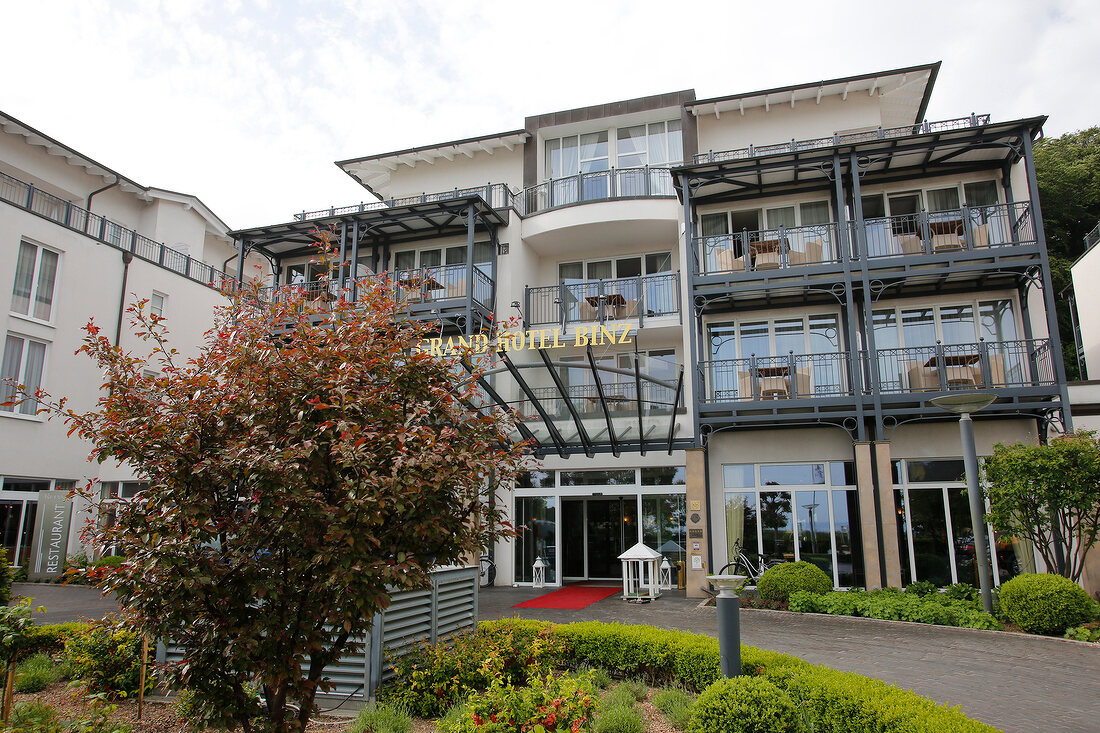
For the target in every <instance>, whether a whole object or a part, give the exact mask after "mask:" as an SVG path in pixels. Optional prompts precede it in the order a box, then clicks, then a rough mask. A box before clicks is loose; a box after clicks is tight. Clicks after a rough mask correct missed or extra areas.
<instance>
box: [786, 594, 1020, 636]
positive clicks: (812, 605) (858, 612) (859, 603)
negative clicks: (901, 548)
mask: <svg viewBox="0 0 1100 733" xmlns="http://www.w3.org/2000/svg"><path fill="white" fill-rule="evenodd" d="M790 610H792V611H798V612H801V613H828V614H833V615H838V616H862V617H864V618H877V619H885V620H893V621H913V622H916V623H924V624H939V625H941V626H962V627H967V628H973V629H1000V628H1002V627H1001V624H1000V623H999V622H998V621H997V619H996V618H994V617H993V616H990V615H989V614H987V613H983V612H982V611H981V609H980V607H979V605H978V603H977V601H975V600H956V599H955V598H952V597H948V596H947V594H944V593H929V594H927V595H919V594H917V593H915V592H914V593H911V592H908V591H906V592H904V593H899V592H897V591H896V590H890V589H883V590H875V591H868V592H864V591H856V592H853V591H832V592H829V593H824V594H818V593H809V592H807V591H797V592H795V593H792V594H791V598H790Z"/></svg>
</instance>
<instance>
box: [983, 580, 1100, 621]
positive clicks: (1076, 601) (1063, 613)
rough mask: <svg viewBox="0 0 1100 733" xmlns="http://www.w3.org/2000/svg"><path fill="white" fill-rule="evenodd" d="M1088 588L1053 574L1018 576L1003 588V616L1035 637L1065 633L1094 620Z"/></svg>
mask: <svg viewBox="0 0 1100 733" xmlns="http://www.w3.org/2000/svg"><path fill="white" fill-rule="evenodd" d="M1090 601H1091V599H1090V598H1089V594H1088V593H1086V592H1085V589H1084V588H1082V587H1081V586H1079V585H1077V584H1076V583H1074V582H1073V581H1072V580H1070V579H1069V578H1063V577H1062V576H1061V575H1052V574H1050V573H1028V574H1025V575H1017V576H1016V577H1015V578H1013V579H1012V580H1009V581H1008V582H1007V583H1005V584H1004V585H1002V586H1001V613H1002V614H1003V615H1004V617H1005V618H1006V619H1007V620H1008V621H1010V622H1012V623H1014V624H1016V625H1017V626H1019V627H1020V628H1021V629H1023V630H1024V631H1027V632H1029V633H1032V634H1062V633H1065V630H1066V629H1067V628H1069V627H1070V626H1078V625H1080V624H1083V623H1085V622H1086V621H1091V620H1092V613H1093V610H1092V603H1091V602H1090Z"/></svg>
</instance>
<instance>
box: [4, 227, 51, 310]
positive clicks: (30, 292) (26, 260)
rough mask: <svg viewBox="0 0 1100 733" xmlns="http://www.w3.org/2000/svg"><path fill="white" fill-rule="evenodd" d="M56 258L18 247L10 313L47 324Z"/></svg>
mask: <svg viewBox="0 0 1100 733" xmlns="http://www.w3.org/2000/svg"><path fill="white" fill-rule="evenodd" d="M57 260H58V254H57V252H54V251H53V250H49V249H46V248H45V247H39V246H37V245H34V244H31V243H30V242H20V243H19V257H18V259H17V260H16V263H15V286H14V287H13V288H12V293H11V310H12V313H18V314H20V315H24V316H30V317H32V318H36V319H38V320H40V321H48V320H50V316H51V314H52V313H53V291H54V285H55V282H56V280H57Z"/></svg>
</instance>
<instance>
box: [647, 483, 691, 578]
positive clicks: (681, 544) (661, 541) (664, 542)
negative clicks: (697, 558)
mask: <svg viewBox="0 0 1100 733" xmlns="http://www.w3.org/2000/svg"><path fill="white" fill-rule="evenodd" d="M686 514H687V505H686V503H685V499H684V495H683V494H658V495H652V496H643V497H642V542H644V543H645V544H646V546H647V547H651V548H653V549H654V550H656V551H657V552H659V553H661V554H662V555H664V556H665V557H666V558H668V561H669V562H670V563H673V564H675V563H676V562H682V561H684V560H685V559H686V555H687V536H686V525H687V520H686Z"/></svg>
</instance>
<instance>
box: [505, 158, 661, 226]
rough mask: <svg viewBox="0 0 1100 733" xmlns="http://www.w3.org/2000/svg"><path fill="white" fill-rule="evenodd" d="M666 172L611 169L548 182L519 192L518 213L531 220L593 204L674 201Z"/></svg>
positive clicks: (659, 170)
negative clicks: (539, 216) (535, 216)
mask: <svg viewBox="0 0 1100 733" xmlns="http://www.w3.org/2000/svg"><path fill="white" fill-rule="evenodd" d="M669 170H670V169H669V168H651V167H649V166H644V167H642V168H611V169H610V170H604V171H591V172H588V173H577V174H576V175H574V176H565V177H564V178H552V179H550V180H549V181H543V182H542V183H539V184H537V185H534V186H530V187H528V188H525V189H523V192H522V193H521V195H520V196H519V197H518V200H517V203H518V204H519V212H520V214H521V215H523V216H532V215H534V214H538V213H541V212H543V211H549V210H551V209H557V208H561V207H562V206H574V205H576V204H586V203H590V202H593V201H610V200H613V199H637V198H675V197H676V191H675V190H673V186H672V176H671V174H670V173H669Z"/></svg>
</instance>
